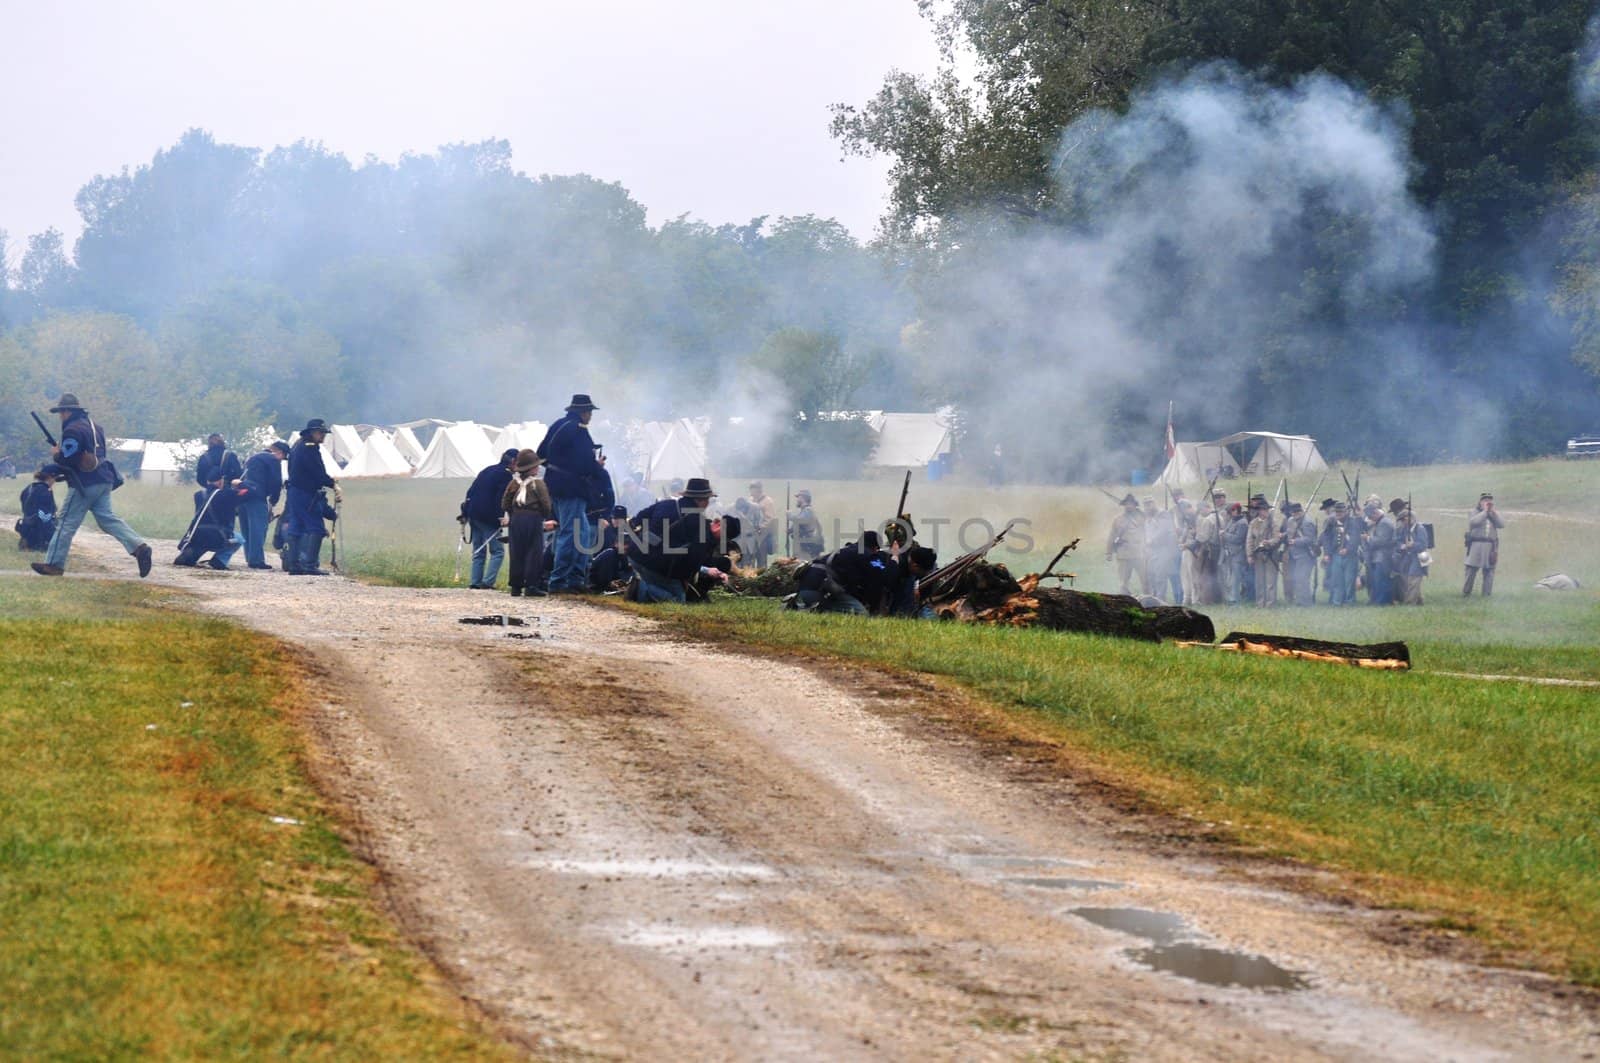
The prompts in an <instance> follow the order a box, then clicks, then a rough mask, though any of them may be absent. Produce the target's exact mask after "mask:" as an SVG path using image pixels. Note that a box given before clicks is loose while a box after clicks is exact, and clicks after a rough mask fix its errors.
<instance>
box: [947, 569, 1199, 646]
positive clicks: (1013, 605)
mask: <svg viewBox="0 0 1600 1063" xmlns="http://www.w3.org/2000/svg"><path fill="white" fill-rule="evenodd" d="M984 568H986V569H988V571H979V572H975V573H973V574H972V579H971V582H970V584H968V586H970V589H971V593H970V594H968V595H966V596H964V597H961V598H956V599H953V600H947V601H945V602H943V603H941V604H940V605H939V607H938V608H937V609H936V610H935V612H936V613H937V615H938V616H939V617H941V618H942V619H947V620H963V621H968V622H971V623H980V624H996V625H1003V626H1009V627H1042V628H1048V629H1050V630H1052V631H1080V632H1085V633H1088V634H1092V635H1109V636H1112V637H1114V638H1125V639H1138V640H1139V641H1142V642H1160V641H1161V640H1162V639H1163V638H1188V639H1200V640H1203V641H1205V642H1210V641H1211V640H1212V639H1214V638H1216V635H1217V633H1216V628H1214V627H1213V626H1212V624H1211V618H1210V617H1208V616H1206V615H1204V614H1203V613H1197V612H1195V611H1193V610H1192V609H1184V608H1182V607H1179V606H1170V605H1163V606H1158V607H1157V608H1154V609H1146V608H1145V607H1144V606H1142V605H1140V604H1139V600H1138V599H1137V598H1130V597H1128V596H1126V595H1122V594H1090V593H1084V592H1081V591H1070V590H1066V589H1064V588H1055V587H1037V586H1035V588H1034V590H1033V592H1032V593H1024V592H1023V591H1021V590H1020V589H1018V590H1016V591H1008V590H1007V589H1006V584H1007V581H1008V580H1009V579H1010V577H1009V574H1007V573H1005V572H1004V567H1003V566H1000V565H993V566H984ZM996 569H998V570H1000V571H999V572H996V571H994V570H996ZM1011 582H1012V583H1013V584H1014V583H1015V581H1011Z"/></svg>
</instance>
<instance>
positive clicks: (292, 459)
mask: <svg viewBox="0 0 1600 1063" xmlns="http://www.w3.org/2000/svg"><path fill="white" fill-rule="evenodd" d="M289 483H290V485H291V486H293V487H294V488H295V489H296V490H300V491H316V490H318V489H320V488H323V487H332V486H333V477H331V476H329V475H328V469H327V467H326V466H325V465H323V464H322V450H321V448H319V447H318V446H317V445H316V444H315V443H312V442H310V441H309V440H307V439H305V438H304V437H301V439H300V440H299V441H298V442H296V443H295V445H294V446H293V447H291V448H290V449H289Z"/></svg>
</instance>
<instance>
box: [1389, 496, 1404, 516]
mask: <svg viewBox="0 0 1600 1063" xmlns="http://www.w3.org/2000/svg"><path fill="white" fill-rule="evenodd" d="M1405 508H1406V500H1405V499H1403V498H1391V499H1389V512H1390V513H1399V512H1400V511H1401V510H1403V509H1405Z"/></svg>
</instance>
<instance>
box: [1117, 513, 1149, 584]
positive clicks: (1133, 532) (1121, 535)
mask: <svg viewBox="0 0 1600 1063" xmlns="http://www.w3.org/2000/svg"><path fill="white" fill-rule="evenodd" d="M1106 560H1107V561H1112V560H1115V561H1116V563H1117V583H1118V587H1117V590H1118V592H1119V593H1121V594H1132V593H1133V589H1132V587H1131V586H1130V583H1131V582H1132V580H1133V576H1134V573H1138V575H1139V593H1140V594H1148V593H1149V587H1148V585H1147V584H1146V582H1145V574H1144V515H1143V514H1142V513H1140V512H1139V502H1138V500H1137V499H1135V498H1134V497H1133V496H1132V495H1124V496H1123V499H1122V515H1121V516H1119V517H1117V519H1116V520H1114V521H1112V522H1111V534H1110V535H1108V536H1107V537H1106Z"/></svg>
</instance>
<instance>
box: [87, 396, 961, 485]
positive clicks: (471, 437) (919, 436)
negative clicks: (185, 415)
mask: <svg viewBox="0 0 1600 1063" xmlns="http://www.w3.org/2000/svg"><path fill="white" fill-rule="evenodd" d="M837 416H840V417H850V418H854V419H860V420H863V421H865V422H866V423H867V424H868V425H869V426H870V427H871V428H872V430H873V432H874V434H875V435H876V437H877V441H876V444H875V447H874V450H873V454H872V457H871V459H870V460H869V461H868V464H869V465H873V466H880V467H894V468H925V467H927V466H928V465H930V464H931V463H933V462H935V461H938V460H939V459H940V458H942V457H943V456H945V455H947V454H948V453H949V452H950V450H951V448H952V445H953V442H954V435H953V431H952V426H951V419H950V415H949V412H948V411H941V412H939V413H886V412H884V411H882V410H867V411H861V412H853V413H849V414H839V415H837ZM592 428H593V433H594V435H595V436H596V438H598V439H601V440H603V441H604V440H610V441H613V442H614V445H615V446H616V449H619V450H621V451H622V452H623V453H622V455H621V457H622V458H623V462H622V463H621V464H623V465H624V466H625V468H624V469H621V470H616V471H619V472H628V471H638V472H643V473H644V474H645V479H646V480H647V481H649V482H651V483H664V482H668V481H671V480H687V479H689V478H691V477H695V476H709V475H710V461H709V458H708V447H707V437H708V435H709V434H710V432H711V431H712V424H711V421H710V419H709V418H704V417H700V418H690V417H680V418H678V419H676V420H672V421H629V422H626V423H615V422H613V423H604V422H602V423H598V424H596V425H594V426H592ZM545 432H546V426H545V425H544V424H543V423H541V422H539V421H522V422H516V423H513V424H508V425H503V426H495V425H486V424H479V423H477V422H475V421H445V420H440V419H438V418H432V417H429V418H424V419H422V420H417V421H407V422H405V423H403V424H396V425H390V426H386V427H385V426H378V425H366V424H335V425H331V426H329V429H328V436H327V440H326V441H325V443H324V445H323V447H322V448H321V449H322V459H323V462H324V464H325V465H327V467H328V472H329V473H330V474H331V475H333V476H334V477H336V478H338V479H347V480H348V479H371V478H378V477H400V476H407V477H414V478H420V479H443V478H455V479H461V478H471V477H474V476H476V475H477V474H478V472H479V471H480V470H482V469H483V468H485V467H487V466H489V465H493V464H494V463H495V462H496V461H497V460H499V456H500V455H501V454H503V453H504V452H505V451H507V450H523V449H529V450H532V449H536V448H537V447H538V446H539V443H540V441H542V440H543V438H544V435H545ZM277 438H282V437H280V436H279V435H278V433H277V431H276V430H275V429H274V428H273V427H272V426H271V425H264V426H262V427H261V428H259V429H257V430H256V431H255V432H252V433H250V434H249V436H248V437H247V438H245V439H243V440H239V441H238V442H237V444H236V446H235V449H236V450H238V451H240V452H241V453H245V452H249V451H253V450H255V449H258V448H260V447H264V446H265V445H266V444H267V443H269V442H270V441H272V440H273V439H277ZM424 440H426V442H424ZM110 446H111V449H112V450H114V451H116V452H117V453H118V454H119V455H123V456H125V457H132V456H133V455H137V456H138V460H137V462H126V464H128V465H129V466H130V467H131V466H133V465H134V464H137V466H138V469H139V471H138V473H137V475H138V476H139V477H140V478H141V479H146V480H157V481H160V482H176V481H177V480H178V475H179V470H180V469H185V468H190V467H192V466H193V465H194V462H195V461H196V459H198V458H199V456H200V454H201V453H203V452H204V450H205V441H204V440H200V439H191V440H184V441H182V442H177V443H167V442H161V441H158V440H144V439H118V440H112V441H110ZM616 464H617V463H613V466H614V468H615V465H616Z"/></svg>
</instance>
